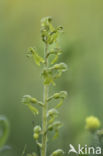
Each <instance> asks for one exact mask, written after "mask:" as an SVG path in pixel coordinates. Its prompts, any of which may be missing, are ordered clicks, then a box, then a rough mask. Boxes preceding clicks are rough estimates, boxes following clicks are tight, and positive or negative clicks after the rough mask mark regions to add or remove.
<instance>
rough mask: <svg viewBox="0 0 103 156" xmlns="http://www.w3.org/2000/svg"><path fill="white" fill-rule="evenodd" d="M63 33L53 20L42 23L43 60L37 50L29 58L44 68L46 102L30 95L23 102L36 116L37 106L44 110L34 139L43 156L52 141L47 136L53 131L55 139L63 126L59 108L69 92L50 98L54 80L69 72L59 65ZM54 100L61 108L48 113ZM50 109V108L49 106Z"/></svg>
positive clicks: (59, 154)
mask: <svg viewBox="0 0 103 156" xmlns="http://www.w3.org/2000/svg"><path fill="white" fill-rule="evenodd" d="M62 31H63V27H62V26H57V27H54V26H53V24H52V18H51V17H45V18H43V19H42V20H41V30H40V32H41V39H42V41H43V42H44V57H41V56H40V55H39V54H38V53H37V51H36V49H35V48H29V51H28V53H27V57H29V58H33V60H34V61H35V64H36V65H37V66H43V70H42V73H41V76H42V80H43V81H42V82H43V86H44V89H43V100H38V99H36V98H34V97H32V96H30V95H25V96H23V98H22V102H23V103H24V104H25V105H27V106H28V108H29V109H30V110H31V112H32V113H33V114H34V115H38V114H39V110H38V109H37V107H36V105H39V106H40V109H42V119H41V122H42V125H39V123H38V125H35V127H34V129H33V138H34V139H35V141H36V144H37V146H38V147H39V148H40V153H41V156H47V142H48V141H49V139H47V137H48V132H49V131H54V133H55V135H54V137H56V136H57V135H58V130H59V128H60V127H61V126H62V123H61V122H60V121H58V120H57V117H58V114H59V112H58V108H59V107H60V106H61V105H62V103H63V100H64V99H65V97H66V96H67V92H66V91H60V92H58V93H54V94H53V95H49V88H50V86H55V85H56V84H55V80H56V79H58V78H59V77H61V75H62V73H64V72H65V71H66V70H67V65H66V64H65V63H56V62H57V60H58V57H59V55H61V54H62V50H61V48H60V47H59V46H58V37H59V34H60V33H61V32H62ZM53 100H55V101H58V100H59V102H58V104H56V105H55V106H54V108H51V109H49V108H48V105H49V103H50V102H52V101H53ZM49 107H50V106H49ZM37 155H38V154H36V153H32V154H28V156H37ZM62 155H64V151H63V150H62V149H57V150H56V151H54V152H52V153H51V154H50V156H62Z"/></svg>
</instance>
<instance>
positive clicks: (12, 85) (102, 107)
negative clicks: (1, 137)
mask: <svg viewBox="0 0 103 156" xmlns="http://www.w3.org/2000/svg"><path fill="white" fill-rule="evenodd" d="M45 16H52V17H53V19H54V24H55V25H56V24H59V25H62V26H63V27H64V34H63V35H62V36H61V39H60V45H61V47H62V48H63V51H64V53H63V55H62V56H61V57H60V59H61V61H64V62H66V63H67V64H68V67H69V70H68V72H67V73H65V74H64V76H62V77H61V78H60V79H59V82H57V85H56V87H55V90H56V91H59V90H62V89H63V90H67V91H68V93H69V94H68V98H67V99H66V100H65V102H64V105H63V106H62V108H61V109H60V112H61V113H60V118H61V120H62V122H63V123H64V127H63V128H62V129H61V131H60V136H59V138H58V139H57V140H52V138H50V139H51V141H50V143H49V147H48V148H49V153H51V152H52V151H53V150H55V149H56V148H57V147H58V148H63V149H64V150H65V151H68V148H69V147H68V146H69V144H70V143H71V144H73V145H77V144H78V143H81V144H82V145H83V144H86V143H88V142H89V135H88V134H87V132H86V131H85V128H84V125H85V118H86V117H87V116H89V115H95V116H98V117H99V119H100V120H102V117H103V0H99V1H98V0H52V1H50V0H22V1H21V0H0V114H5V115H6V116H7V117H8V119H9V121H10V128H11V129H10V135H9V139H8V142H7V144H8V145H10V146H11V147H12V149H11V150H10V151H6V152H4V153H2V156H20V154H21V152H22V150H23V148H24V146H25V144H27V152H32V151H34V150H37V148H36V144H35V142H34V140H33V137H32V134H33V132H32V128H33V124H36V123H37V122H38V121H39V120H40V118H37V119H36V118H34V117H33V116H32V115H31V112H30V111H29V110H28V108H26V107H25V105H23V104H21V97H22V96H23V95H25V94H31V95H32V96H34V97H38V98H39V99H40V98H42V89H43V88H42V85H41V79H40V72H41V70H40V69H39V68H38V67H36V66H35V64H33V63H32V62H30V61H29V60H28V59H27V58H26V57H25V52H26V51H27V48H28V47H31V46H36V45H37V47H38V48H37V49H38V51H40V53H41V54H43V49H42V47H43V44H42V42H41V41H40V19H41V18H42V17H45Z"/></svg>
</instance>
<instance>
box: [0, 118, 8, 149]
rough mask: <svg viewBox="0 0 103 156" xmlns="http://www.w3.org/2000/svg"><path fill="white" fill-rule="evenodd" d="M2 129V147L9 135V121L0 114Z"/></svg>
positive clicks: (0, 137)
mask: <svg viewBox="0 0 103 156" xmlns="http://www.w3.org/2000/svg"><path fill="white" fill-rule="evenodd" d="M0 131H2V132H3V133H2V135H1V136H0V148H3V146H4V145H5V143H6V141H7V138H8V135H9V122H8V120H7V118H6V117H5V116H3V115H1V116H0Z"/></svg>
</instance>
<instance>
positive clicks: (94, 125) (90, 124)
mask: <svg viewBox="0 0 103 156" xmlns="http://www.w3.org/2000/svg"><path fill="white" fill-rule="evenodd" d="M99 127H100V121H99V119H98V118H97V117H94V116H90V117H87V118H86V129H87V130H89V131H91V132H94V131H96V130H97V129H98V128H99Z"/></svg>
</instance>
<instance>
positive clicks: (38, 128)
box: [34, 125, 41, 133]
mask: <svg viewBox="0 0 103 156" xmlns="http://www.w3.org/2000/svg"><path fill="white" fill-rule="evenodd" d="M34 132H35V133H40V132H41V127H40V126H39V125H37V126H35V127H34Z"/></svg>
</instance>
